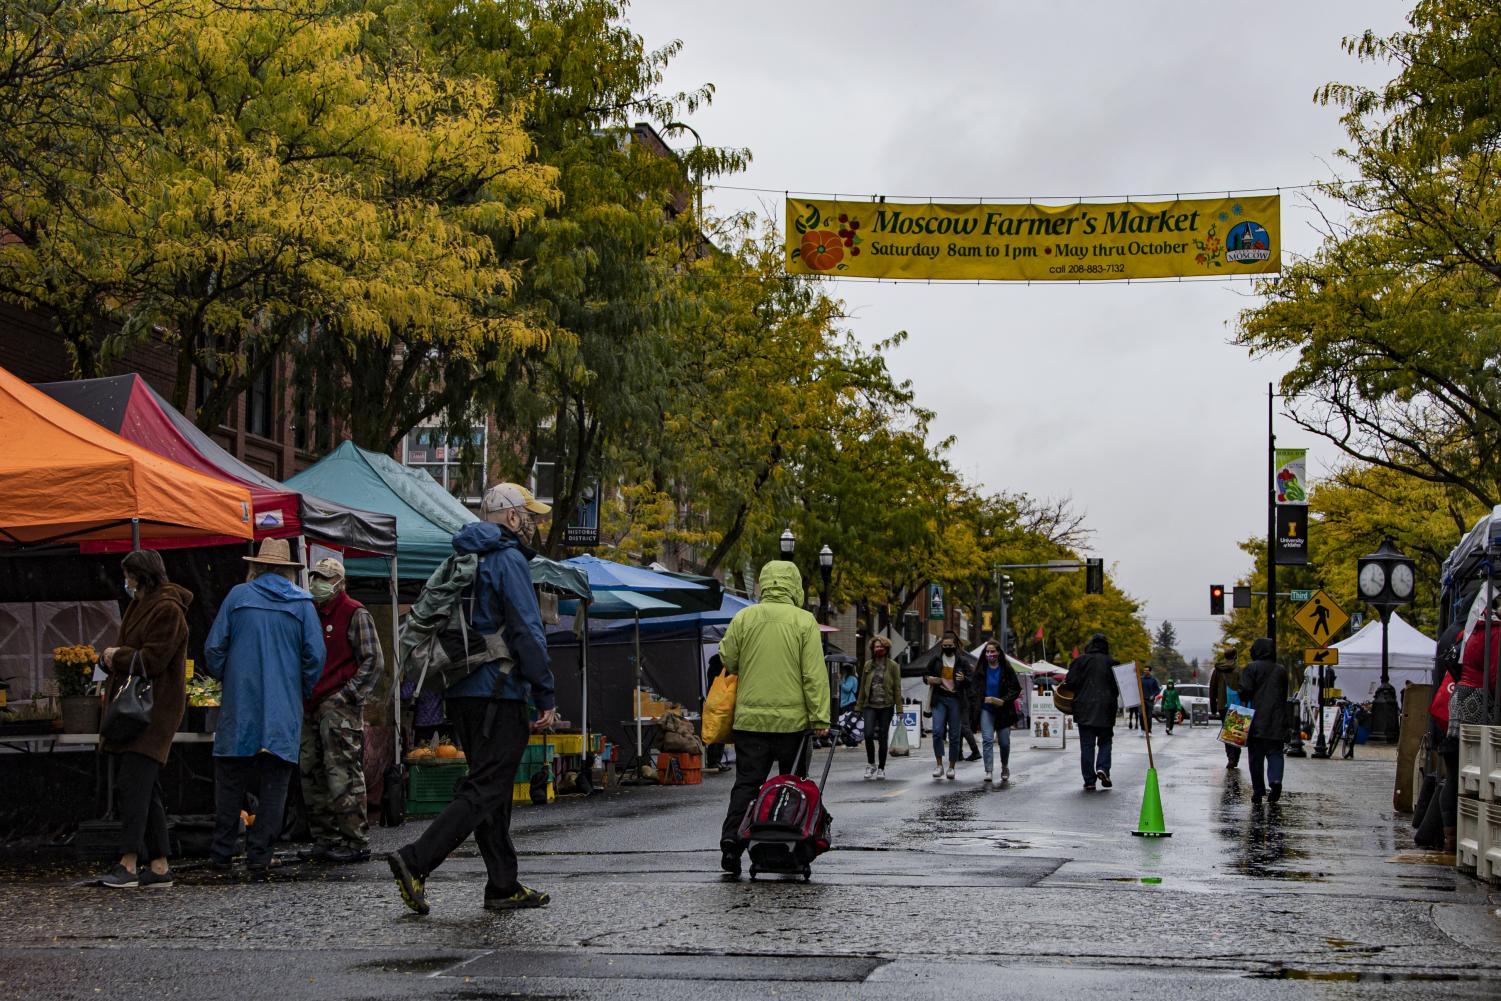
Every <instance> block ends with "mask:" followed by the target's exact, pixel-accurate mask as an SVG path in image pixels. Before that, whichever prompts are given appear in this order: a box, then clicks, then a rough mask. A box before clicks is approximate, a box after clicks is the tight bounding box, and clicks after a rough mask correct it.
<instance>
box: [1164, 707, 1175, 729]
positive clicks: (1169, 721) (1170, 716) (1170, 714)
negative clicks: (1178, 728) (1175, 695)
mask: <svg viewBox="0 0 1501 1001" xmlns="http://www.w3.org/2000/svg"><path fill="white" fill-rule="evenodd" d="M1177 722H1178V710H1176V709H1169V710H1168V711H1167V715H1166V716H1165V717H1163V723H1164V724H1166V726H1167V732H1168V733H1172V732H1173V724H1174V723H1177Z"/></svg>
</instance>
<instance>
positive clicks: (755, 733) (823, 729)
mask: <svg viewBox="0 0 1501 1001" xmlns="http://www.w3.org/2000/svg"><path fill="white" fill-rule="evenodd" d="M802 606H803V577H802V574H800V573H798V569H797V566H796V565H795V564H792V563H788V562H786V561H784V560H773V561H772V562H770V563H768V564H766V565H765V566H764V567H762V568H761V601H760V603H759V604H756V605H752V606H751V607H749V608H746V609H743V610H742V611H740V612H739V613H738V614H736V616H735V618H734V619H732V620H731V621H730V625H729V628H728V629H726V630H725V633H724V639H723V640H721V641H720V643H719V656H720V659H721V660H723V661H724V670H725V673H726V674H734V675H739V678H740V680H739V683H738V687H737V688H736V692H735V741H734V742H735V787H734V789H732V790H731V791H730V809H729V812H728V813H726V814H725V818H724V829H723V831H722V832H721V834H720V841H719V847H720V850H721V851H722V852H723V853H724V854H723V858H721V859H720V867H721V868H722V869H724V871H725V872H727V873H729V874H730V875H732V876H738V875H739V874H740V856H741V853H743V852H744V851H745V845H743V844H742V843H741V842H740V838H739V831H740V821H741V820H742V819H744V817H745V811H746V809H747V808H748V807H749V806H750V805H751V803H752V802H753V801H754V800H755V798H756V793H757V791H758V790H760V788H761V784H762V783H763V782H765V781H766V778H767V776H769V775H770V774H771V767H772V765H773V764H775V765H776V766H777V769H778V773H779V774H786V773H789V772H792V771H793V770H794V768H796V769H797V770H798V771H799V772H800V773H801V774H807V768H808V762H807V761H806V760H802V761H799V760H798V758H799V752H800V751H801V750H802V746H803V741H804V735H805V734H806V733H807V732H808V730H810V729H811V730H812V731H813V732H814V734H815V735H816V736H820V737H821V736H824V735H825V734H827V733H828V730H829V671H828V668H827V667H825V666H824V660H823V644H822V643H821V642H820V641H819V636H818V622H817V621H816V620H815V619H814V618H813V615H812V614H811V613H810V612H808V611H806V610H805V609H804V608H803V607H802Z"/></svg>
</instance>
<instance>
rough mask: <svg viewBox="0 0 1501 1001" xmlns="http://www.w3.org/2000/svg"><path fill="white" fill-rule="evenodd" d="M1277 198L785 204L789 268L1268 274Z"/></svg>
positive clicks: (909, 275) (1275, 251)
mask: <svg viewBox="0 0 1501 1001" xmlns="http://www.w3.org/2000/svg"><path fill="white" fill-rule="evenodd" d="M1281 213H1282V200H1281V197H1280V196H1278V195H1258V196H1256V197H1248V198H1194V199H1178V200H1176V201H1170V202H1074V203H1070V204H1068V205H1036V204H1026V205H1022V204H984V203H981V204H953V203H936V202H935V203H930V202H872V201H820V200H809V199H801V198H789V199H788V200H787V247H786V255H787V256H786V265H787V270H788V271H790V272H793V273H795V274H815V275H837V276H841V277H854V278H906V279H917V280H930V279H938V280H944V279H954V280H967V281H976V280H980V281H1111V280H1115V279H1127V278H1202V277H1206V276H1215V277H1224V276H1226V275H1241V274H1271V273H1274V272H1276V271H1278V270H1280V268H1281V251H1282V244H1281V240H1280V238H1279V235H1280V231H1281V219H1282V214H1281Z"/></svg>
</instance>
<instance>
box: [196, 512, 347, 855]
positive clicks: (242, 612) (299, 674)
mask: <svg viewBox="0 0 1501 1001" xmlns="http://www.w3.org/2000/svg"><path fill="white" fill-rule="evenodd" d="M245 561H246V562H247V563H249V564H250V570H249V573H248V575H247V579H246V581H245V583H243V584H237V585H235V587H234V588H233V589H232V590H231V591H230V592H229V594H228V595H227V596H226V597H225V599H224V603H223V604H222V605H220V606H219V614H218V616H217V617H216V618H215V619H214V625H213V628H212V629H210V630H209V634H208V643H207V645H206V646H205V648H204V658H205V660H206V662H207V663H206V667H207V670H208V673H209V674H210V675H211V676H212V677H215V678H218V679H219V680H220V681H222V682H223V684H224V693H223V695H222V697H221V698H220V703H219V727H218V731H217V732H216V733H215V734H214V844H213V848H212V849H211V853H212V860H213V863H214V865H215V866H218V867H226V866H228V865H229V863H230V860H231V858H232V857H233V856H234V850H235V841H236V840H237V838H238V835H239V822H240V810H241V809H242V808H243V804H244V803H245V794H246V793H247V792H254V793H255V794H256V797H257V802H258V806H257V807H256V814H255V823H254V824H252V825H251V826H250V829H249V830H248V831H247V832H246V840H245V865H246V867H247V868H248V869H249V872H250V878H251V879H253V880H262V879H265V878H266V877H267V876H268V875H269V872H270V867H271V849H272V846H273V845H274V844H275V843H276V836H277V834H279V833H280V832H281V825H282V814H283V812H284V810H285V809H286V804H287V787H288V786H289V785H290V784H291V782H292V779H293V778H294V777H295V776H296V775H297V755H298V750H299V748H300V746H301V740H302V703H303V699H305V698H307V697H308V696H309V695H311V694H312V692H313V687H314V686H315V685H317V683H318V677H319V675H320V674H322V673H323V658H324V647H323V629H322V627H321V626H320V625H319V623H318V612H317V610H316V609H314V607H313V598H312V595H310V594H309V593H308V592H307V591H304V590H303V589H302V588H300V587H298V586H297V584H296V583H295V582H296V580H297V574H298V571H299V570H301V569H302V564H301V563H298V562H296V561H295V560H293V559H292V558H291V548H290V547H289V546H288V545H287V542H286V540H285V539H266V540H265V541H263V542H262V543H261V547H260V549H259V550H258V551H257V552H256V554H255V555H254V556H246V557H245Z"/></svg>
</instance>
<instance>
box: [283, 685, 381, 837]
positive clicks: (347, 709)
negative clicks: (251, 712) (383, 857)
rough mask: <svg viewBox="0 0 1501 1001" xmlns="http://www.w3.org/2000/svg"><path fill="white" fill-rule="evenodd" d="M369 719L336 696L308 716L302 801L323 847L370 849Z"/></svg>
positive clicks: (304, 730) (304, 733)
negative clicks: (367, 818)
mask: <svg viewBox="0 0 1501 1001" xmlns="http://www.w3.org/2000/svg"><path fill="white" fill-rule="evenodd" d="M363 716H364V713H363V712H362V710H361V709H360V707H359V706H351V705H348V704H347V703H346V702H345V701H344V700H343V698H342V697H340V696H337V695H335V696H333V697H331V698H329V699H326V700H325V701H323V702H321V703H320V704H318V705H317V706H315V707H314V708H313V709H311V710H309V711H306V712H304V713H303V716H302V753H301V756H300V757H301V760H300V762H299V767H300V769H301V772H302V799H303V802H304V803H305V804H306V806H307V819H308V831H309V832H310V833H311V834H312V837H313V840H314V841H315V842H316V843H318V844H320V845H327V846H329V847H333V846H335V845H343V846H345V847H348V848H361V849H363V848H368V847H370V835H369V827H368V825H367V824H366V821H365V731H364V723H363Z"/></svg>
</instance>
